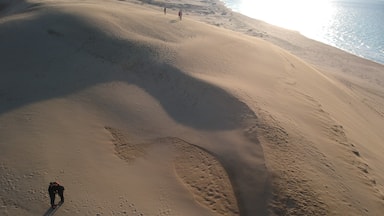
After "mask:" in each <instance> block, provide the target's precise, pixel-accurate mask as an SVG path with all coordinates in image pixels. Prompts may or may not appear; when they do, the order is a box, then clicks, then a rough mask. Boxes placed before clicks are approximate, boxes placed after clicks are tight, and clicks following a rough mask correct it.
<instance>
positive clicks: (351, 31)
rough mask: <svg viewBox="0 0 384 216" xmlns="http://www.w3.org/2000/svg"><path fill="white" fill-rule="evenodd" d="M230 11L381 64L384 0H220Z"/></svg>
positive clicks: (383, 54) (383, 59)
mask: <svg viewBox="0 0 384 216" xmlns="http://www.w3.org/2000/svg"><path fill="white" fill-rule="evenodd" d="M222 2H224V3H225V5H226V6H227V7H228V8H230V9H232V10H233V11H236V12H239V13H242V14H244V15H246V16H249V17H252V18H255V19H259V20H263V21H265V22H268V23H270V24H273V25H276V26H280V27H283V28H287V29H291V30H296V31H299V32H300V33H301V34H303V35H304V36H306V37H308V38H311V39H314V40H317V41H320V42H323V43H326V44H329V45H331V46H334V47H337V48H340V49H342V50H345V51H347V52H350V53H352V54H355V55H357V56H360V57H363V58H366V59H369V60H372V61H375V62H378V63H380V64H384V0H222Z"/></svg>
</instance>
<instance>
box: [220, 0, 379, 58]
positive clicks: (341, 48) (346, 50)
mask: <svg viewBox="0 0 384 216" xmlns="http://www.w3.org/2000/svg"><path fill="white" fill-rule="evenodd" d="M219 1H223V3H224V5H225V6H226V7H227V8H228V9H229V10H231V11H234V12H236V13H240V14H242V15H244V16H247V17H249V18H251V19H255V20H260V21H262V22H266V23H268V21H266V20H263V19H258V18H254V17H252V16H248V15H246V14H243V13H242V12H240V11H237V10H236V9H232V8H231V7H230V6H229V4H227V3H226V2H225V1H224V0H219ZM268 24H270V25H273V26H276V27H278V28H283V29H286V30H288V31H296V32H298V33H299V34H300V35H302V36H304V37H306V38H308V39H311V40H315V41H317V42H319V43H323V44H326V45H329V46H332V47H334V48H336V49H340V50H343V51H345V52H347V53H350V54H352V55H355V56H357V57H359V58H363V59H366V60H369V61H372V62H375V63H378V64H380V65H384V59H380V58H375V57H374V56H371V57H369V56H363V55H360V54H359V52H358V51H356V47H351V48H343V47H342V46H338V45H337V44H332V42H331V41H327V39H325V38H324V37H321V38H319V39H316V38H314V37H310V36H307V35H306V34H302V33H301V31H300V30H295V29H290V28H285V27H284V26H279V25H274V24H272V23H268Z"/></svg>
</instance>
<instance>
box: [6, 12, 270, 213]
mask: <svg viewBox="0 0 384 216" xmlns="http://www.w3.org/2000/svg"><path fill="white" fill-rule="evenodd" d="M40 14H41V15H39V16H35V17H34V18H33V19H32V18H31V19H17V18H15V19H12V20H8V21H3V23H2V24H1V25H0V61H1V66H0V67H1V68H0V75H1V79H0V115H2V114H5V113H7V112H9V111H12V110H14V109H17V108H20V107H22V106H25V105H28V104H32V103H36V102H39V101H44V100H49V99H53V98H60V97H64V96H67V95H70V94H74V93H76V92H80V91H81V90H84V89H86V88H89V87H92V86H95V85H97V84H101V83H108V82H113V81H123V82H126V83H129V84H132V85H136V86H138V87H140V88H141V89H144V90H145V91H146V92H147V93H148V94H150V95H151V96H153V98H155V99H156V100H157V101H158V102H159V103H160V104H161V106H162V107H163V109H164V110H165V111H166V112H167V113H168V115H169V116H170V117H171V118H173V119H174V120H175V121H177V122H179V123H180V124H183V125H186V126H189V127H193V128H196V129H200V130H213V131H216V130H217V131H218V130H230V129H236V128H242V127H244V122H245V120H247V121H249V120H252V119H254V120H256V119H257V117H256V115H255V114H254V112H253V111H252V110H250V109H249V107H248V106H247V105H246V104H245V103H243V102H241V101H239V100H238V99H237V98H235V97H233V96H232V95H230V94H229V93H227V92H226V91H224V90H222V89H220V88H218V87H216V86H213V85H211V84H208V83H206V82H203V81H201V80H198V79H196V78H193V77H191V76H189V75H186V74H185V73H183V71H180V70H179V69H178V68H175V67H173V66H172V65H170V64H167V63H166V62H165V61H163V60H162V59H163V58H162V56H160V55H162V54H164V51H163V50H162V51H159V49H160V48H159V47H156V46H155V45H151V44H148V43H141V42H139V41H132V40H128V39H124V38H116V37H114V36H111V35H108V34H106V33H105V32H103V31H100V30H98V28H97V27H94V26H92V24H91V22H87V21H85V20H83V19H82V18H78V17H75V16H72V15H67V14H63V13H60V12H58V11H47V12H45V13H40ZM127 94H130V92H127ZM255 149H258V150H260V151H262V149H261V146H260V145H259V143H255ZM218 157H219V159H220V160H222V161H223V164H227V165H228V164H232V165H231V166H232V167H230V169H231V170H232V171H233V172H230V173H229V174H230V175H231V177H230V178H231V179H236V180H235V181H233V182H232V183H233V186H234V189H235V193H236V194H237V197H238V198H239V197H242V195H243V194H250V193H251V194H252V192H255V193H254V194H253V196H255V197H258V196H264V197H265V194H264V193H265V190H266V189H265V188H264V187H265V185H266V184H265V183H264V184H261V185H260V184H255V182H265V181H266V174H265V173H266V170H265V167H264V168H261V169H262V170H261V173H264V175H263V176H259V177H258V178H259V179H254V178H255V177H254V175H250V174H249V173H247V172H252V170H253V171H254V169H255V168H254V167H250V164H246V162H241V163H244V164H233V163H232V162H233V160H235V161H238V162H240V161H243V160H241V158H238V159H236V158H234V157H241V156H235V155H234V156H231V157H232V159H225V158H224V157H221V158H220V156H218ZM229 160H230V161H229ZM262 160H264V159H262ZM237 167H241V169H237ZM227 168H228V167H227ZM242 179H245V180H246V182H244V181H242ZM241 184H246V185H245V186H244V185H241ZM252 188H253V189H252ZM244 190H251V191H244ZM259 193H260V194H259ZM243 201H244V200H243ZM240 203H243V202H240ZM254 205H255V206H257V207H253V209H255V208H256V209H257V212H265V209H266V207H265V203H255V204H254ZM239 208H240V212H241V214H242V215H253V214H251V213H250V212H249V211H247V210H245V209H246V207H245V206H239ZM262 214H263V213H262Z"/></svg>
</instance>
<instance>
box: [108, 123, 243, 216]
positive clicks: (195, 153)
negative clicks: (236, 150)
mask: <svg viewBox="0 0 384 216" xmlns="http://www.w3.org/2000/svg"><path fill="white" fill-rule="evenodd" d="M105 129H106V130H108V131H109V132H110V133H111V135H112V137H113V143H114V145H115V150H116V154H117V155H118V156H119V157H120V158H121V159H124V160H126V161H127V162H129V163H133V162H134V160H135V159H136V158H138V157H144V156H145V155H146V152H147V151H148V150H149V149H150V148H151V146H152V145H168V146H171V147H172V148H171V149H173V151H174V153H173V164H174V171H175V173H176V175H177V176H178V177H179V179H180V180H181V182H182V183H183V185H184V186H185V187H186V188H187V189H188V190H189V191H190V192H191V194H192V195H193V197H194V199H195V200H196V201H197V202H198V203H200V204H201V205H203V206H206V207H207V208H209V209H210V210H211V211H212V213H213V214H214V215H223V216H226V215H239V209H238V205H237V200H236V197H235V194H234V192H233V188H232V185H231V182H230V180H229V177H228V175H227V173H226V171H225V169H224V168H223V166H222V165H221V164H220V162H219V161H218V160H217V159H216V158H215V157H214V156H213V155H212V154H210V153H209V152H207V151H206V150H204V149H202V148H200V147H199V146H196V145H194V144H191V143H188V142H186V141H184V140H182V139H179V138H176V137H162V138H157V139H153V140H150V141H149V142H145V143H144V142H143V143H131V142H130V141H129V140H127V139H126V137H128V136H127V135H125V134H123V133H122V132H120V131H119V130H118V129H115V128H111V127H105ZM162 194H163V195H164V193H162ZM167 199H168V198H167V197H166V196H161V198H160V202H161V203H160V205H161V206H160V208H159V210H158V213H157V215H159V216H169V215H175V213H174V212H172V209H171V208H170V207H169V205H168V204H167V202H168V200H167ZM129 207H130V208H131V209H132V212H131V213H132V214H134V215H144V214H143V213H140V212H138V211H137V210H136V208H135V206H134V204H130V205H129Z"/></svg>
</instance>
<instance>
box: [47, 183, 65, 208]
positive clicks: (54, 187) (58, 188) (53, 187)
mask: <svg viewBox="0 0 384 216" xmlns="http://www.w3.org/2000/svg"><path fill="white" fill-rule="evenodd" d="M48 193H49V198H50V199H51V207H52V208H56V207H57V205H56V204H55V198H56V194H59V197H60V199H61V200H60V202H61V203H63V202H64V187H63V186H62V185H60V184H59V183H58V182H50V183H49V187H48Z"/></svg>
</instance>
